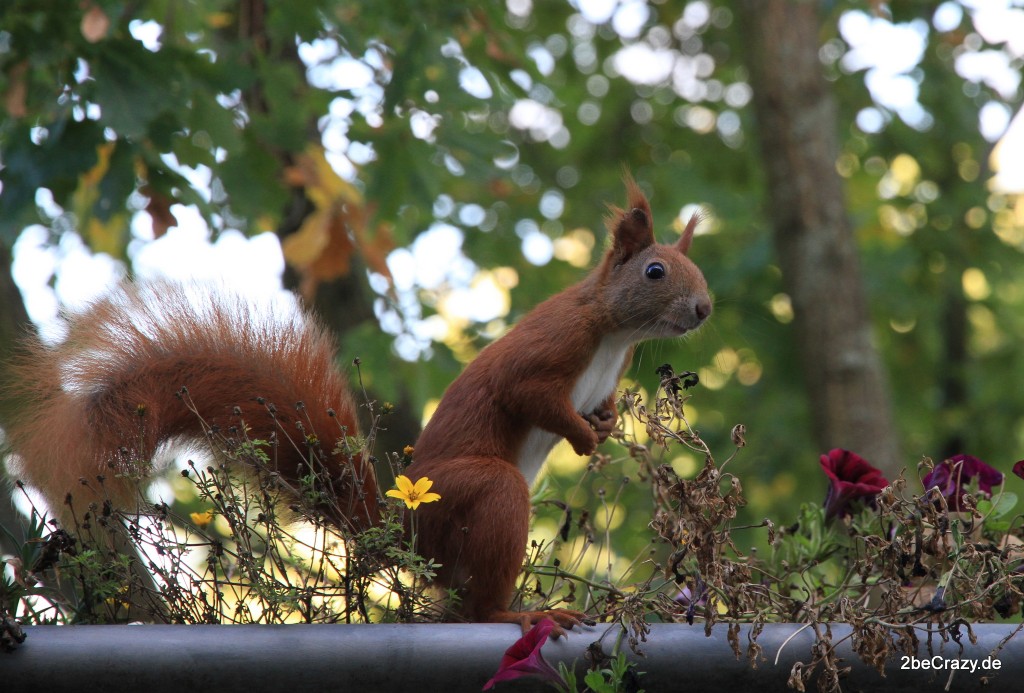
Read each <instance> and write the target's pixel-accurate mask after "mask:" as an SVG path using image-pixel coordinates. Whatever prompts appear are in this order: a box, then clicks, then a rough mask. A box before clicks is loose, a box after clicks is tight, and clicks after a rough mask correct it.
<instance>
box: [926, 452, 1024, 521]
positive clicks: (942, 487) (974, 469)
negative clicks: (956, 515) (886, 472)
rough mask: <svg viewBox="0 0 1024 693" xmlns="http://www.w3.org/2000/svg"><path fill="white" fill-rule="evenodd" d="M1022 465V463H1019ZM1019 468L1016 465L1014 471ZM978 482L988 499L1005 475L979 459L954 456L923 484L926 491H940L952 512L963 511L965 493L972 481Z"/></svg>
mask: <svg viewBox="0 0 1024 693" xmlns="http://www.w3.org/2000/svg"><path fill="white" fill-rule="evenodd" d="M1018 464H1020V463H1018ZM1016 470H1017V466H1016V465H1014V471H1016ZM975 478H976V479H977V480H978V491H979V492H980V493H982V494H984V495H985V496H986V497H991V496H992V487H993V486H998V485H999V484H1001V483H1003V473H1002V472H1000V471H999V470H998V469H993V468H992V467H990V466H988V465H987V464H985V463H984V462H982V461H981V460H979V459H978V458H977V457H972V456H971V455H953V456H952V457H950V458H949V459H947V460H943V461H942V462H941V463H940V464H938V465H936V466H935V468H934V469H933V470H932V471H930V472H928V474H926V475H925V477H924V479H922V480H921V482H922V483H923V484H924V490H925V491H927V490H929V489H931V488H937V489H939V493H941V494H942V495H943V497H945V499H946V503H947V504H948V505H949V509H950V510H963V501H962V500H961V499H962V498H963V495H964V492H965V491H966V490H967V488H966V487H967V484H969V483H970V482H971V480H972V479H975Z"/></svg>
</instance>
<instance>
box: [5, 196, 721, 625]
mask: <svg viewBox="0 0 1024 693" xmlns="http://www.w3.org/2000/svg"><path fill="white" fill-rule="evenodd" d="M626 187H627V192H628V201H629V203H628V208H627V209H619V208H617V207H611V208H610V209H611V215H610V217H609V218H608V219H607V220H606V223H607V226H608V229H609V231H610V232H611V235H612V244H611V247H610V248H609V249H608V251H607V252H606V254H605V255H604V258H603V260H602V261H601V263H600V265H598V267H597V268H596V269H594V270H593V271H592V272H591V273H590V274H589V275H588V276H587V277H586V278H585V279H584V280H583V281H581V282H580V283H578V284H576V285H574V286H572V287H570V288H568V289H566V290H564V291H562V292H561V293H559V294H557V295H555V296H553V297H551V298H549V299H548V300H547V301H544V302H543V303H541V304H540V305H538V306H537V307H536V308H534V309H533V310H532V311H530V312H529V313H528V314H527V315H526V316H525V317H523V318H522V319H521V320H520V321H519V322H518V324H516V325H515V327H513V328H512V329H511V330H510V331H509V332H508V333H507V334H506V335H505V336H503V337H502V338H500V339H498V340H497V341H495V342H494V343H493V344H491V345H489V346H488V347H486V348H485V349H483V351H481V353H480V355H479V356H478V357H477V358H476V359H475V360H474V361H473V362H472V363H470V364H469V366H467V368H466V369H465V371H464V372H463V373H462V374H461V375H460V376H459V377H458V378H456V379H455V381H454V382H453V383H452V384H451V386H450V387H449V388H448V390H447V391H446V392H445V394H444V397H443V398H442V399H441V402H440V404H439V405H438V407H437V410H436V411H435V412H434V414H433V416H432V417H431V419H430V421H429V422H428V423H427V425H426V427H425V428H424V430H423V432H422V434H421V435H420V437H419V440H418V441H417V442H416V445H415V448H414V452H413V463H412V465H411V466H410V467H409V468H408V470H407V471H406V475H407V476H408V477H409V478H411V479H412V480H413V481H415V480H417V479H419V478H421V477H424V476H426V477H428V478H430V479H431V480H433V482H434V486H433V489H432V490H434V491H436V492H438V493H439V494H440V495H441V500H440V501H438V502H436V503H431V504H429V505H422V506H420V508H418V509H417V510H416V511H415V512H416V520H417V542H418V543H417V550H418V552H419V553H420V554H422V555H423V556H425V557H426V558H432V559H434V561H435V562H436V563H439V564H440V568H439V569H438V573H437V577H436V582H437V583H438V584H439V585H440V586H441V587H447V588H453V589H455V590H456V591H457V592H458V594H459V596H460V601H459V603H458V604H457V605H456V607H455V610H456V612H457V613H458V615H459V616H461V617H462V618H465V619H468V620H471V621H478V622H511V623H519V624H520V625H522V626H523V627H524V628H525V626H526V625H527V624H529V623H535V622H537V621H538V620H541V619H543V618H546V617H547V618H552V619H554V620H555V621H556V623H557V624H558V626H559V629H558V632H559V633H561V632H562V628H571V627H572V626H574V625H578V624H579V623H580V621H581V618H582V615H581V614H579V613H577V612H574V611H568V610H561V609H556V610H552V611H536V612H517V611H512V610H510V608H509V607H510V602H511V600H512V597H513V593H514V590H515V580H516V576H517V575H518V574H519V571H520V569H521V567H522V563H523V557H524V551H525V547H526V541H527V531H528V526H529V516H530V501H529V486H530V484H531V483H532V482H533V479H534V478H535V477H536V475H537V472H538V471H539V470H540V467H541V465H542V464H543V462H544V459H545V458H546V457H547V455H548V453H549V452H550V450H551V448H552V447H553V446H554V445H555V443H556V442H557V441H558V440H559V439H560V438H566V439H567V440H568V441H569V442H570V443H571V444H572V447H573V450H574V451H575V452H576V453H577V454H579V455H590V454H591V453H593V452H594V451H595V449H596V447H597V445H598V444H599V443H600V442H602V441H603V440H605V439H606V438H607V437H608V435H609V433H610V432H611V431H612V429H613V428H614V424H615V420H616V410H615V388H616V386H617V384H618V381H619V378H620V377H621V375H622V373H623V371H624V370H625V369H626V367H627V366H628V364H629V362H630V360H631V357H632V351H633V345H634V344H636V343H637V342H639V341H641V340H645V339H654V338H665V337H677V336H680V335H683V334H685V333H687V332H689V331H692V330H694V329H696V328H697V327H699V326H700V325H701V324H702V323H703V322H704V320H706V319H707V317H708V316H709V315H710V313H711V299H710V297H709V295H708V289H707V283H706V282H705V280H704V276H703V275H702V274H701V272H700V270H699V269H698V268H697V267H696V265H694V263H693V262H692V261H690V259H689V258H688V257H687V252H688V251H689V248H690V244H691V241H692V239H693V231H694V227H695V225H696V218H694V219H691V220H690V222H689V223H688V224H687V226H686V228H685V230H684V232H683V234H682V237H681V238H680V239H679V241H678V242H676V243H675V244H673V245H660V244H657V243H656V242H655V240H654V232H653V227H652V221H651V210H650V206H649V204H648V202H647V199H646V198H645V197H644V195H643V193H642V192H641V190H640V188H639V187H638V186H637V185H636V183H635V182H634V181H633V180H632V178H630V177H628V176H627V177H626ZM68 327H69V330H68V336H67V338H66V340H65V341H64V342H63V343H61V344H59V345H57V346H54V347H37V348H33V349H31V350H28V351H27V352H26V353H25V354H24V355H23V356H22V357H21V358H20V359H18V360H16V361H15V362H14V363H13V364H12V365H11V369H12V370H11V373H12V374H13V377H9V378H8V381H9V382H12V383H19V384H18V385H17V386H16V387H17V390H18V391H17V392H14V393H7V394H8V395H11V394H13V395H14V396H15V397H16V398H17V399H18V401H19V407H18V409H17V411H15V412H14V413H13V414H9V415H8V418H7V420H6V421H5V422H4V423H5V426H6V433H7V443H8V446H9V447H10V448H11V449H13V450H14V451H15V452H16V453H17V454H18V457H19V460H20V465H19V467H18V469H17V471H18V472H20V475H21V476H22V477H23V478H24V479H25V480H26V481H28V482H30V483H31V484H32V485H34V486H36V487H38V488H40V489H42V490H43V491H44V493H46V495H47V497H48V498H49V499H50V501H51V503H53V505H54V507H55V508H59V507H61V506H62V505H63V500H64V498H65V496H66V494H68V493H71V494H74V495H75V497H76V498H78V497H79V495H80V493H81V489H82V488H83V487H82V485H81V483H80V481H79V480H80V479H83V478H84V479H93V480H94V479H95V478H96V475H97V474H100V473H102V474H104V475H105V477H106V480H105V482H104V490H105V492H106V493H108V494H111V495H112V496H113V500H114V501H115V502H117V503H120V504H122V505H124V506H129V505H130V504H131V503H132V501H133V499H134V495H133V494H134V492H133V487H132V484H131V482H130V481H128V480H126V479H124V478H122V477H121V476H118V475H116V474H110V473H108V472H109V469H110V468H111V467H113V469H114V471H125V470H126V469H130V468H132V467H133V466H135V465H140V464H141V465H148V464H149V460H150V459H151V457H152V456H153V454H154V453H155V452H156V451H157V450H158V449H159V448H160V447H161V446H162V445H165V444H167V443H169V442H185V443H189V442H191V443H196V442H200V441H202V440H204V439H205V433H204V425H205V426H206V427H211V426H219V427H220V428H222V429H227V428H228V427H230V426H234V425H237V424H238V422H239V418H241V419H242V420H244V421H245V422H246V423H247V424H248V425H249V427H250V428H251V429H252V435H253V436H255V437H264V438H266V437H267V436H268V435H270V434H271V433H274V434H275V435H276V436H277V438H278V439H279V440H280V441H281V442H280V444H279V445H278V446H277V448H276V452H275V456H276V459H275V464H276V468H277V470H278V472H279V473H280V474H281V475H282V476H283V477H285V478H292V479H294V478H295V476H296V475H299V474H301V473H302V470H303V469H305V468H306V466H305V465H306V460H307V456H308V455H309V454H310V447H309V446H308V445H307V444H306V442H307V438H306V435H307V433H309V432H315V434H316V436H319V437H322V438H324V440H323V442H322V443H320V444H314V445H313V446H312V447H313V449H312V451H313V452H315V453H316V454H318V456H319V457H320V458H321V459H322V460H323V462H324V464H325V465H326V468H327V470H328V471H329V472H330V473H331V476H332V478H333V479H336V482H335V485H334V491H335V492H336V493H337V494H338V496H339V501H340V502H339V503H338V505H339V507H340V508H341V512H342V514H343V515H344V517H343V518H335V521H336V522H338V523H339V524H353V525H355V526H356V527H358V526H365V525H366V524H368V523H372V522H374V521H375V520H376V519H377V518H378V505H377V504H378V496H377V488H376V479H375V476H374V473H373V469H372V467H371V466H370V465H369V464H368V463H366V462H364V461H363V460H361V459H360V458H358V457H357V458H355V459H354V460H353V462H352V464H349V463H348V462H349V461H348V459H347V458H345V459H339V456H338V455H334V454H332V451H333V450H334V449H335V442H336V441H337V440H339V437H340V436H342V435H345V433H347V434H348V435H352V434H354V433H355V432H356V418H355V407H354V404H353V402H352V398H351V395H350V394H349V392H348V389H347V387H346V384H345V380H344V378H343V376H342V375H341V374H340V373H339V372H338V370H337V367H336V360H337V353H336V348H335V346H334V344H333V341H332V340H331V338H330V336H329V335H328V334H327V332H326V331H325V329H324V328H323V327H322V326H321V325H320V323H319V322H318V321H317V320H316V319H314V318H313V317H312V316H309V315H306V314H303V315H301V316H300V318H299V319H297V320H295V321H294V324H293V325H289V326H288V327H289V329H284V330H282V329H281V327H282V326H281V325H280V324H279V323H277V324H275V323H273V322H272V321H268V320H265V319H261V318H260V317H259V316H258V315H256V314H254V313H253V312H252V311H251V309H249V308H247V307H246V306H245V305H244V304H243V303H241V302H240V301H237V300H233V299H229V298H225V297H216V296H215V297H212V298H211V299H210V300H209V301H208V302H207V303H205V304H204V305H201V306H200V307H198V308H197V307H196V305H195V303H194V302H192V301H190V300H189V298H188V296H187V292H186V291H185V290H184V289H182V288H181V287H175V286H171V285H164V284H157V285H151V286H145V285H143V286H139V285H133V284H127V285H126V286H125V287H124V289H123V290H122V291H120V292H117V293H115V294H113V295H112V296H110V297H108V298H105V299H102V300H100V301H98V302H97V303H95V304H94V305H93V306H92V307H91V308H89V309H88V310H86V311H85V312H83V313H81V314H79V315H77V316H75V317H73V318H71V319H70V321H69V326H68ZM183 386H185V387H186V388H187V395H188V399H189V400H191V402H193V403H194V407H195V410H196V413H198V415H199V416H198V417H197V416H196V413H194V412H192V411H190V410H189V409H188V408H187V407H186V406H184V404H183V403H182V401H180V397H179V396H178V395H179V392H180V390H181V388H182V387H183ZM257 398H258V399H257ZM9 399H10V398H9ZM297 402H302V403H303V404H304V406H302V407H301V411H296V410H295V408H294V407H295V403H297ZM328 407H330V409H328ZM275 411H276V414H275V413H273V412H275ZM200 418H201V419H202V421H203V422H205V423H204V424H201V423H200ZM297 420H298V421H301V422H302V423H301V424H300V425H296V423H295V422H296V421H297ZM313 440H317V439H313ZM143 471H145V470H143Z"/></svg>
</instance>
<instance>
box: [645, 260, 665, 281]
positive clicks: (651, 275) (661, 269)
mask: <svg viewBox="0 0 1024 693" xmlns="http://www.w3.org/2000/svg"><path fill="white" fill-rule="evenodd" d="M644 276H645V277H647V278H648V279H662V278H664V277H665V265H663V264H661V263H660V262H652V263H651V264H649V265H647V269H645V270H644Z"/></svg>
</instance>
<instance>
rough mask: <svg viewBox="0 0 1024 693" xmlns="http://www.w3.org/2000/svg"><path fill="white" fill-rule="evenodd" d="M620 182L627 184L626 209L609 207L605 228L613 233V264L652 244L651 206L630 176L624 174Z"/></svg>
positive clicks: (619, 263)
mask: <svg viewBox="0 0 1024 693" xmlns="http://www.w3.org/2000/svg"><path fill="white" fill-rule="evenodd" d="M623 179H624V181H623V182H624V183H625V184H626V193H627V195H628V200H629V209H620V208H618V207H615V206H614V205H609V207H608V210H609V212H610V214H609V216H608V217H607V218H606V219H605V225H606V226H607V227H608V230H609V231H610V232H611V234H612V251H611V252H612V256H613V257H614V258H615V260H614V263H615V264H616V265H621V264H622V263H624V262H625V261H626V260H628V259H629V258H631V257H632V256H633V255H635V254H636V253H638V252H640V251H641V250H643V249H644V248H646V247H647V246H649V245H652V244H653V243H654V226H653V225H652V223H651V205H650V204H649V203H648V202H647V198H646V197H645V196H644V193H643V191H642V190H640V186H639V185H637V184H636V181H635V180H633V177H632V176H631V175H629V174H628V173H626V174H624V176H623Z"/></svg>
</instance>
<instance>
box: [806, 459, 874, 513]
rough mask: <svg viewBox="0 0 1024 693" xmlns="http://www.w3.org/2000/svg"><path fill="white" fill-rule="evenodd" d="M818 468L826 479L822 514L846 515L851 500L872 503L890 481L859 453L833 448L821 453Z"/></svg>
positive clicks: (872, 505)
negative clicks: (826, 487)
mask: <svg viewBox="0 0 1024 693" xmlns="http://www.w3.org/2000/svg"><path fill="white" fill-rule="evenodd" d="M821 468H822V470H824V472H825V474H826V475H827V476H828V479H829V486H828V493H827V495H826V496H825V518H826V519H831V518H833V517H846V516H847V515H849V514H850V512H851V511H850V504H851V503H853V502H854V501H862V502H865V503H867V504H868V505H870V506H871V507H874V506H875V496H877V495H878V493H879V492H880V491H881V490H882V489H884V488H885V487H886V486H888V485H889V481H888V480H887V479H886V478H885V476H883V474H882V473H881V472H880V471H878V470H877V469H875V468H874V467H872V466H871V465H870V464H869V463H868V462H867V461H866V460H864V459H863V458H862V457H861V456H860V455H858V454H856V453H853V452H850V451H849V450H842V449H840V448H836V449H834V450H830V451H829V453H828V454H827V455H822V456H821Z"/></svg>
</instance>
